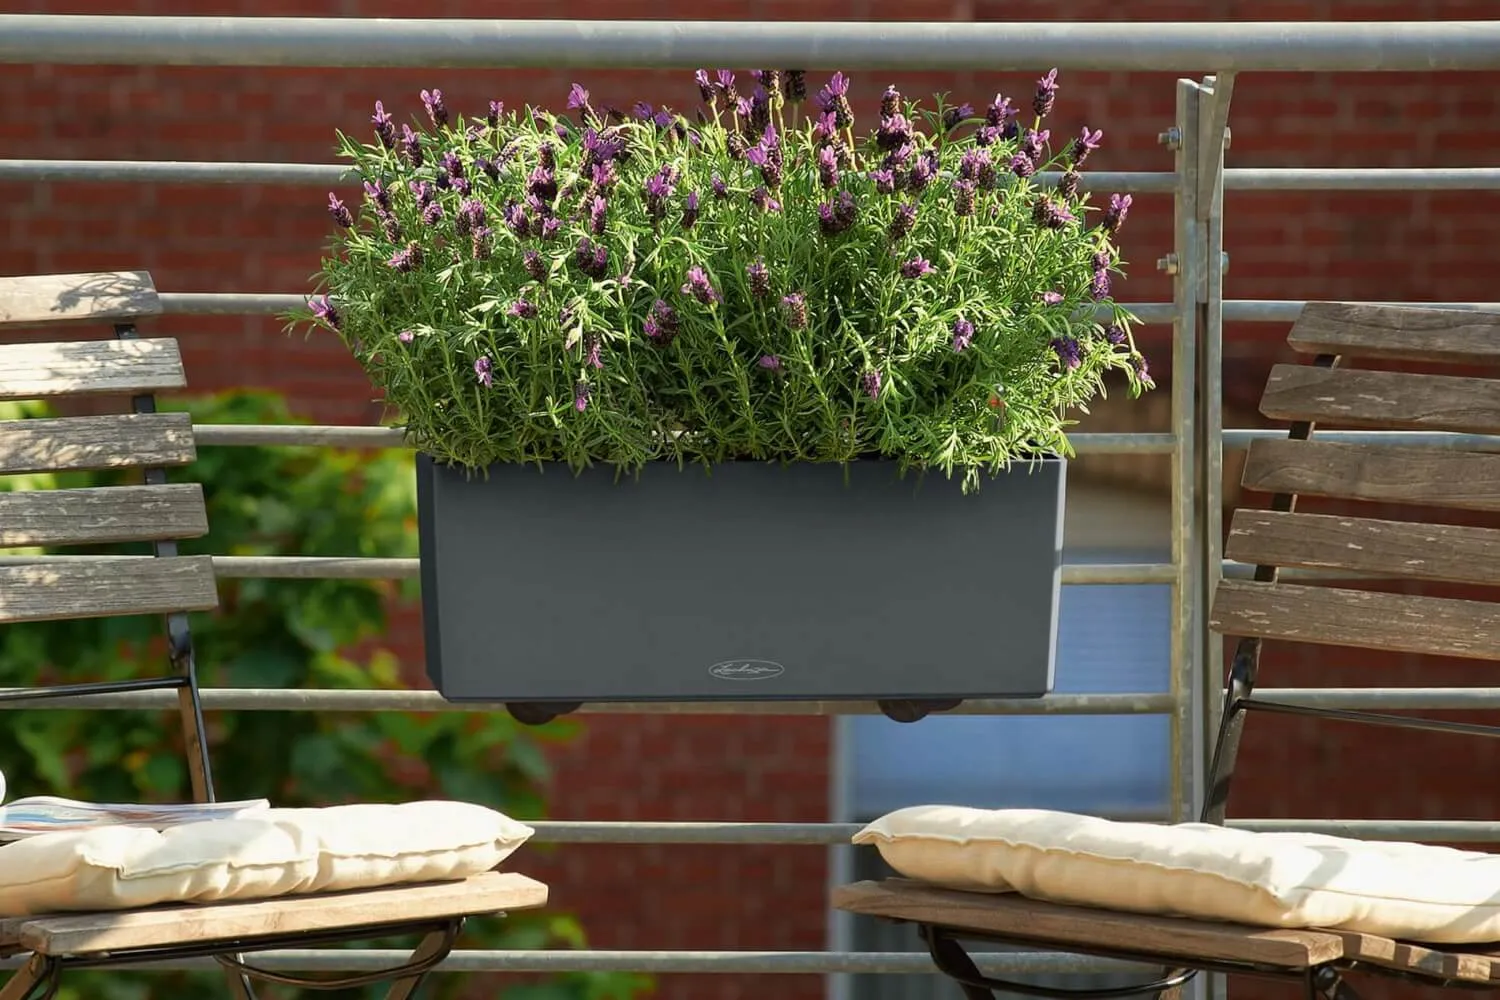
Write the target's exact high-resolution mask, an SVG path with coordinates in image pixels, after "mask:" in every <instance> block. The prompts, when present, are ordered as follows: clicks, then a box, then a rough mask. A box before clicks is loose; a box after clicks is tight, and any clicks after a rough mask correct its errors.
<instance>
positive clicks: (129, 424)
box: [0, 413, 197, 473]
mask: <svg viewBox="0 0 1500 1000" xmlns="http://www.w3.org/2000/svg"><path fill="white" fill-rule="evenodd" d="M196 457H197V449H196V447H195V446H194V444H193V421H192V418H191V417H190V416H188V415H187V414H186V413H118V414H107V415H104V416H97V417H55V418H54V417H48V418H45V419H31V420H6V421H0V473H15V472H60V471H63V470H71V469H118V468H130V467H139V466H149V465H186V464H187V463H188V462H191V461H192V460H193V459H194V458H196Z"/></svg>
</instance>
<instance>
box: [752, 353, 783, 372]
mask: <svg viewBox="0 0 1500 1000" xmlns="http://www.w3.org/2000/svg"><path fill="white" fill-rule="evenodd" d="M756 364H758V365H760V367H762V368H764V369H765V370H766V371H768V372H779V371H781V359H780V358H778V357H777V356H776V355H774V354H762V355H761V356H760V360H759V361H757V362H756Z"/></svg>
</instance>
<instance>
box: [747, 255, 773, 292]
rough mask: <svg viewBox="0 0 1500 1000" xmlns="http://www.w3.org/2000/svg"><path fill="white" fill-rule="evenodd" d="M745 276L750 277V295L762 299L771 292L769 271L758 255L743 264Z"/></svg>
mask: <svg viewBox="0 0 1500 1000" xmlns="http://www.w3.org/2000/svg"><path fill="white" fill-rule="evenodd" d="M745 276H746V277H747V278H749V279H750V295H751V296H752V297H754V298H757V299H763V298H765V297H766V296H767V295H770V294H771V272H770V269H768V268H767V267H766V262H765V261H763V260H761V259H760V258H759V257H757V258H755V260H753V261H751V262H750V263H749V264H746V265H745Z"/></svg>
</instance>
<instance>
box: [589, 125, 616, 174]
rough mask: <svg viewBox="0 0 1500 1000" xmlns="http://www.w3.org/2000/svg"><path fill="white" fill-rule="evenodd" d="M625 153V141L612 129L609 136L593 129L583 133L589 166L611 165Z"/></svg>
mask: <svg viewBox="0 0 1500 1000" xmlns="http://www.w3.org/2000/svg"><path fill="white" fill-rule="evenodd" d="M624 151H625V139H624V137H623V136H621V135H618V134H617V133H616V132H615V130H613V129H611V130H610V131H609V132H608V133H607V134H605V133H600V132H598V131H596V130H594V129H592V128H590V129H585V130H584V133H583V153H584V162H585V163H587V164H589V165H591V166H592V165H594V164H599V163H609V162H611V161H612V160H616V159H619V158H620V154H621V153H623V152H624Z"/></svg>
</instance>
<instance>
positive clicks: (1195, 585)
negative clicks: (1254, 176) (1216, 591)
mask: <svg viewBox="0 0 1500 1000" xmlns="http://www.w3.org/2000/svg"><path fill="white" fill-rule="evenodd" d="M1199 96H1200V95H1199V87H1198V85H1197V84H1196V83H1194V82H1193V81H1192V80H1178V81H1177V116H1176V129H1175V131H1176V134H1177V149H1176V171H1177V191H1176V195H1175V197H1174V199H1173V213H1172V214H1173V221H1174V237H1173V241H1172V243H1173V248H1172V256H1171V257H1169V258H1167V262H1166V263H1167V270H1168V271H1170V272H1171V273H1172V275H1173V281H1172V306H1173V318H1172V430H1173V433H1174V434H1175V435H1176V437H1175V444H1174V446H1173V448H1172V562H1173V565H1174V566H1175V567H1176V571H1177V575H1176V580H1175V582H1174V586H1173V601H1172V603H1173V613H1172V658H1171V688H1170V690H1171V694H1172V699H1173V708H1172V715H1171V723H1170V725H1171V748H1172V761H1171V770H1172V810H1171V815H1172V821H1173V822H1182V821H1183V820H1185V819H1187V818H1188V815H1189V814H1190V812H1191V811H1192V806H1193V799H1194V798H1196V794H1197V789H1196V788H1195V787H1194V786H1195V782H1194V780H1193V779H1194V776H1195V774H1196V773H1197V771H1198V766H1197V758H1198V756H1199V754H1198V746H1197V744H1198V742H1199V741H1198V740H1197V739H1196V738H1195V734H1194V725H1193V723H1194V720H1195V717H1196V716H1197V714H1198V713H1197V712H1196V711H1195V709H1194V706H1195V703H1196V698H1195V695H1194V690H1195V688H1194V683H1193V682H1194V679H1195V677H1196V675H1197V664H1198V651H1199V649H1200V648H1201V642H1200V640H1199V638H1198V622H1199V619H1200V615H1199V594H1200V590H1199V577H1200V574H1201V565H1202V564H1201V559H1200V558H1199V556H1198V539H1199V537H1201V536H1200V526H1199V525H1198V524H1197V514H1198V507H1197V505H1196V504H1195V502H1194V495H1195V493H1196V492H1197V490H1196V487H1197V477H1196V474H1195V470H1194V459H1195V457H1196V453H1197V447H1196V444H1197V419H1196V418H1197V398H1196V389H1197V381H1198V379H1197V371H1198V351H1197V347H1198V294H1197V290H1198V283H1199V275H1200V272H1201V261H1202V259H1203V253H1202V244H1203V239H1202V227H1201V225H1200V224H1199V221H1198V192H1199V183H1198V170H1199V157H1198V136H1199V129H1198V110H1199Z"/></svg>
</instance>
